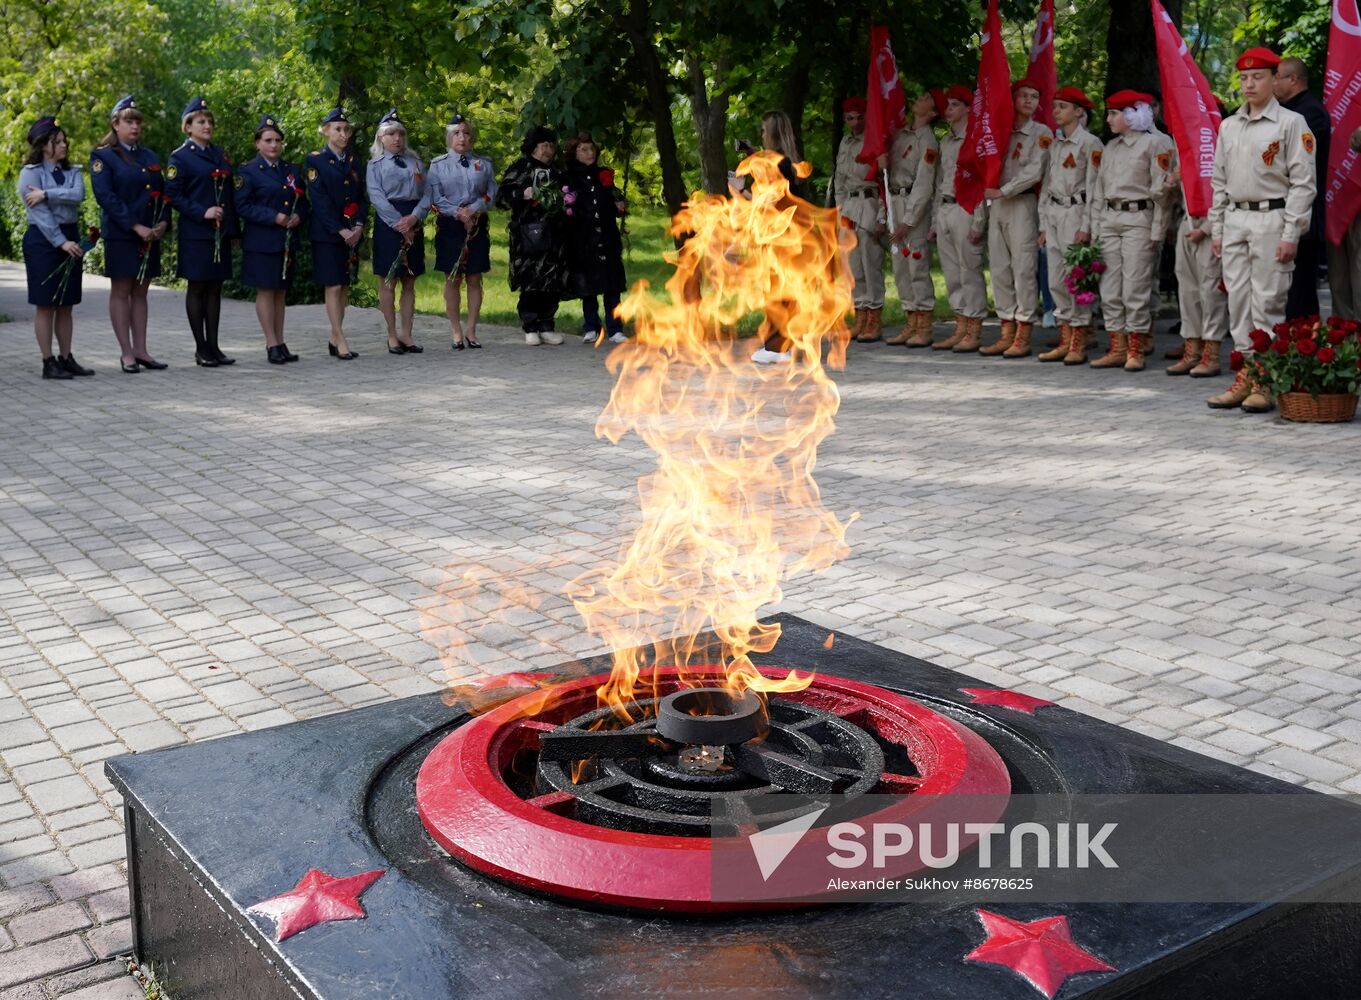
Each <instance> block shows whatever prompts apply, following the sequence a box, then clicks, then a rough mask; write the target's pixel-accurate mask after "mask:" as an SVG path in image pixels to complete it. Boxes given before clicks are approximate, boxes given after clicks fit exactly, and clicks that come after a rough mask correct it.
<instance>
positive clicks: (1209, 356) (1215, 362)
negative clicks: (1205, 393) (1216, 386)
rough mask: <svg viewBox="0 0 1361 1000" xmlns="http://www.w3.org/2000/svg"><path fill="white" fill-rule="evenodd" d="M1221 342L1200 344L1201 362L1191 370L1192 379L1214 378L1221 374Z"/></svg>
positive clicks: (1204, 341) (1210, 341)
mask: <svg viewBox="0 0 1361 1000" xmlns="http://www.w3.org/2000/svg"><path fill="white" fill-rule="evenodd" d="M1219 350H1220V348H1219V341H1217V340H1202V341H1201V342H1200V360H1199V362H1198V363H1197V364H1196V366H1195V367H1194V368H1192V369H1191V377H1192V378H1214V377H1215V376H1217V375H1218V374H1219Z"/></svg>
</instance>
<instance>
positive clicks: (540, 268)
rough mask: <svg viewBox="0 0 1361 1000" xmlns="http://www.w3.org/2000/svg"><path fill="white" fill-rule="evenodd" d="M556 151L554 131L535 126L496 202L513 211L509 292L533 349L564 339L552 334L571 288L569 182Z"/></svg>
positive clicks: (502, 184) (505, 179)
mask: <svg viewBox="0 0 1361 1000" xmlns="http://www.w3.org/2000/svg"><path fill="white" fill-rule="evenodd" d="M557 151H558V137H557V135H555V134H554V132H553V130H552V129H549V128H545V127H544V126H542V125H537V126H535V127H534V128H532V129H530V130H529V134H528V135H526V136H525V141H524V142H523V143H521V145H520V152H521V154H522V155H521V156H520V158H519V159H518V160H516V161H515V162H514V163H512V164H511V165H510V166H509V167H508V168H507V169H506V173H505V175H504V176H503V177H502V178H501V183H500V184H499V185H498V190H497V193H496V204H497V206H498V207H500V208H504V209H508V210H509V211H510V290H511V291H513V292H519V293H520V300H519V302H518V304H517V306H516V310H517V312H519V314H520V328H521V329H522V330H524V332H525V343H526V344H528V345H529V346H530V347H538V346H539V345H540V344H554V345H557V344H561V343H562V337H561V336H559V335H558V334H557V333H554V332H553V326H554V318H555V317H556V316H557V312H558V302H559V301H561V299H562V297H563V294H564V293H565V291H566V289H567V253H566V244H565V233H564V226H563V221H564V219H565V218H566V216H565V215H564V214H563V212H564V209H565V208H566V205H565V203H564V196H565V194H566V192H564V191H563V188H564V187H566V185H565V183H564V178H563V175H562V171H561V170H559V169H558V168H557V166H556V165H555V164H554V162H553V160H554V157H555V156H556V155H557Z"/></svg>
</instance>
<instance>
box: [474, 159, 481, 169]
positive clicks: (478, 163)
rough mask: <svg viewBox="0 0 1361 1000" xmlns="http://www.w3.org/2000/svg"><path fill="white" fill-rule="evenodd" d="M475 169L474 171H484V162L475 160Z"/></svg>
mask: <svg viewBox="0 0 1361 1000" xmlns="http://www.w3.org/2000/svg"><path fill="white" fill-rule="evenodd" d="M473 169H474V170H481V169H482V161H481V160H473Z"/></svg>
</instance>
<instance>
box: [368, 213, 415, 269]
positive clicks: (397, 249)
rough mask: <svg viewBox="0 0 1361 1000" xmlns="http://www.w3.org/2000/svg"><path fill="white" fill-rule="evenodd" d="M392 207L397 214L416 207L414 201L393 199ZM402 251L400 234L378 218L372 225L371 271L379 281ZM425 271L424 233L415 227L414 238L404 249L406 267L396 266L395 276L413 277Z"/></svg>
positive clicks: (404, 214)
mask: <svg viewBox="0 0 1361 1000" xmlns="http://www.w3.org/2000/svg"><path fill="white" fill-rule="evenodd" d="M392 207H393V208H395V209H396V210H397V212H398V214H399V215H403V216H406V215H410V214H411V210H412V209H413V208H415V207H416V202H414V201H394V202H393V203H392ZM401 252H402V234H401V233H399V232H397V230H395V229H393V228H392V227H391V226H389V225H388V224H387V223H386V222H384V221H383V220H382V219H378V220H377V221H376V222H375V224H374V227H373V273H374V274H375V275H377V276H378V280H379V281H381V280H383V279H384V278H386V277H387V273H388V271H389V270H391V269H392V265H393V263H394V262H395V261H396V260H397V257H398V256H399V255H400V254H401ZM424 273H425V233H424V232H423V231H422V230H420V229H417V230H416V239H415V240H413V241H412V243H411V246H409V247H407V250H406V267H405V268H403V267H400V266H399V267H398V268H397V274H396V275H395V277H398V278H405V277H413V278H414V277H415V276H416V275H418V274H424Z"/></svg>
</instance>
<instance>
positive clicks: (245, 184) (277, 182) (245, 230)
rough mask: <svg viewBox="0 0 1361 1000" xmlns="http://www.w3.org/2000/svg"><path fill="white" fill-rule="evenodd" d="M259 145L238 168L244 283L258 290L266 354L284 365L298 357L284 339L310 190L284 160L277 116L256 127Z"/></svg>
mask: <svg viewBox="0 0 1361 1000" xmlns="http://www.w3.org/2000/svg"><path fill="white" fill-rule="evenodd" d="M255 149H256V152H257V153H258V154H259V155H258V156H256V157H255V159H253V160H250V161H249V162H247V163H243V164H241V168H240V169H239V170H238V171H237V172H236V196H235V199H234V201H233V203H234V204H235V206H236V214H237V217H238V218H239V219H240V220H241V229H242V233H241V283H242V284H243V285H249V286H250V287H251V288H254V289H255V315H256V317H257V318H258V319H259V320H260V329H262V330H263V331H264V332H265V356H266V357H267V358H269V363H270V364H272V365H282V364H285V363H287V362H289V361H297V360H298V356H297V355H296V354H294V353H293V352H292V351H290V350H289V349H288V345H287V344H285V343H284V299H285V298H287V297H288V290H289V289H290V288H292V287H293V272H294V271H295V270H296V268H297V260H298V239H299V234H300V233H301V232H302V225H303V223H304V222H306V221H307V189H306V188H305V187H303V184H304V183H305V182H304V180H303V174H302V170H301V169H300V168H299V167H298V166H297V165H295V164H292V163H286V162H284V160H283V151H284V133H283V129H281V128H280V127H279V123H278V122H277V121H276V120H275V119H274V118H273V117H272V116H271V115H265V116H264V117H263V118H261V119H260V124H259V125H258V126H257V127H256V129H255Z"/></svg>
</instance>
